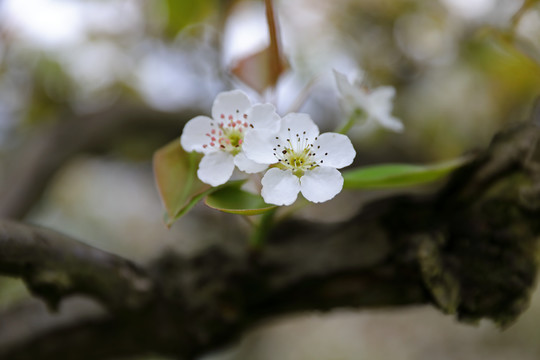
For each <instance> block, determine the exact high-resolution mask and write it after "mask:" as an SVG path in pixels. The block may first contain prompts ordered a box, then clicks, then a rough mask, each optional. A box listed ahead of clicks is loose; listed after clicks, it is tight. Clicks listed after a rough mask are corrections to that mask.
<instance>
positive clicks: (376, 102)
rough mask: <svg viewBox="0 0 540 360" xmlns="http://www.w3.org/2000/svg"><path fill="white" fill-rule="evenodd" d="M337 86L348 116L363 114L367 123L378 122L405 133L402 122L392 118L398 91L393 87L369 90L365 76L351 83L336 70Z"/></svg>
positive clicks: (360, 76)
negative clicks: (394, 100)
mask: <svg viewBox="0 0 540 360" xmlns="http://www.w3.org/2000/svg"><path fill="white" fill-rule="evenodd" d="M334 76H335V78H336V84H337V88H338V91H339V93H340V94H341V99H342V101H341V103H342V106H343V108H344V110H345V112H346V113H347V115H348V116H354V114H355V113H358V112H360V113H363V114H364V116H365V117H366V121H367V123H370V122H377V123H379V124H380V125H381V126H383V127H385V128H387V129H390V130H393V131H403V124H402V123H401V121H400V120H399V119H398V118H396V117H394V116H392V100H393V99H394V96H395V94H396V89H394V88H393V87H392V86H381V87H378V88H376V89H369V88H368V87H366V86H365V85H364V84H363V83H362V80H363V74H360V75H359V76H358V77H357V78H356V79H355V81H354V83H350V82H349V80H348V79H347V77H346V76H345V75H344V74H342V73H340V72H339V71H336V70H334Z"/></svg>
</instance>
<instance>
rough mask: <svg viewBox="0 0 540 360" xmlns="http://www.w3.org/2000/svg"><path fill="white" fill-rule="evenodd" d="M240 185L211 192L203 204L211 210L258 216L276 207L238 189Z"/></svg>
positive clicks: (232, 185)
mask: <svg viewBox="0 0 540 360" xmlns="http://www.w3.org/2000/svg"><path fill="white" fill-rule="evenodd" d="M242 183H243V181H242V182H240V183H238V182H237V183H236V184H234V183H231V184H230V186H227V187H222V188H220V189H218V190H217V191H214V192H212V193H211V194H210V195H208V196H207V197H206V199H205V200H204V203H205V204H206V205H207V206H209V207H211V208H212V209H216V210H219V211H223V212H226V213H231V214H239V215H259V214H263V213H265V212H268V211H270V210H273V209H275V208H276V207H277V206H275V205H268V204H267V203H265V202H264V200H263V198H262V197H260V196H259V195H255V194H252V193H249V192H247V191H244V190H242V189H240V185H241V184H242Z"/></svg>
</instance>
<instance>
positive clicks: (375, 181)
mask: <svg viewBox="0 0 540 360" xmlns="http://www.w3.org/2000/svg"><path fill="white" fill-rule="evenodd" d="M470 159H471V158H468V157H463V158H458V159H454V160H451V161H447V162H444V163H439V164H432V165H412V164H383V165H374V166H366V167H363V168H357V169H353V170H349V171H345V172H343V178H344V180H345V183H344V184H343V187H344V188H346V189H387V188H399V187H406V186H414V185H420V184H426V183H430V182H433V181H436V180H439V179H441V178H443V177H445V176H446V175H448V174H449V173H450V172H452V171H454V170H455V169H457V168H459V167H460V166H463V165H464V164H466V163H468V162H469V161H470Z"/></svg>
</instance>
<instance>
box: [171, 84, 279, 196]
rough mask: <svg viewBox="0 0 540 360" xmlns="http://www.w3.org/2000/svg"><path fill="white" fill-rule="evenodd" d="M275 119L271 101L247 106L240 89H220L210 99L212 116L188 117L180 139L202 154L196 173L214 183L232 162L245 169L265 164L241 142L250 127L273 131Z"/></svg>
mask: <svg viewBox="0 0 540 360" xmlns="http://www.w3.org/2000/svg"><path fill="white" fill-rule="evenodd" d="M279 119H280V118H279V115H278V114H277V113H276V112H275V108H274V106H273V105H271V104H258V105H254V106H251V102H250V101H249V98H248V97H247V95H246V94H245V93H243V92H242V91H240V90H233V91H228V92H222V93H220V94H219V95H218V96H217V97H216V99H215V100H214V105H213V106H212V118H209V117H207V116H197V117H195V118H193V119H191V120H190V121H188V123H187V124H186V126H185V127H184V131H183V132H182V136H181V137H180V143H181V144H182V147H183V148H184V150H186V151H188V152H190V151H196V152H200V153H203V154H204V157H203V158H202V160H201V162H200V164H199V169H198V171H197V176H198V177H199V179H201V181H202V182H204V183H206V184H209V185H212V186H218V185H221V184H224V183H225V182H227V180H229V179H230V177H231V175H232V173H233V170H234V166H235V165H236V166H237V167H238V168H239V169H240V170H242V171H245V172H247V173H256V172H260V171H263V170H264V169H266V168H267V167H268V166H267V165H264V164H257V163H256V162H254V161H251V160H250V159H248V158H246V156H245V155H244V153H243V151H242V144H243V142H244V136H245V135H246V134H247V133H249V132H251V131H254V130H263V131H266V132H271V133H272V132H276V131H277V130H278V129H279Z"/></svg>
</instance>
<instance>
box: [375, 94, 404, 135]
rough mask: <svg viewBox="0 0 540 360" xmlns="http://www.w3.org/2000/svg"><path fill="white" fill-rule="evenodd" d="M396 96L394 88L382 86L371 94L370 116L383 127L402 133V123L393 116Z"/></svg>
mask: <svg viewBox="0 0 540 360" xmlns="http://www.w3.org/2000/svg"><path fill="white" fill-rule="evenodd" d="M395 94H396V90H395V89H394V88H393V87H392V86H381V87H379V88H377V89H375V90H373V92H372V93H371V94H369V101H370V109H369V112H370V116H371V117H372V118H374V119H375V120H376V121H377V122H379V124H381V126H384V127H385V128H387V129H390V130H394V131H402V130H403V124H402V123H401V121H400V120H399V119H397V118H395V117H393V116H392V107H393V104H392V99H393V98H394V96H395Z"/></svg>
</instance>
